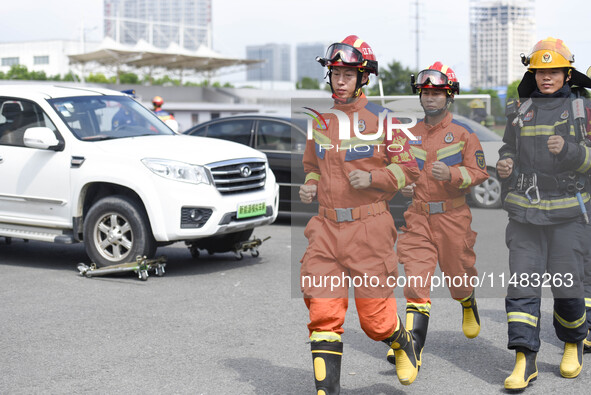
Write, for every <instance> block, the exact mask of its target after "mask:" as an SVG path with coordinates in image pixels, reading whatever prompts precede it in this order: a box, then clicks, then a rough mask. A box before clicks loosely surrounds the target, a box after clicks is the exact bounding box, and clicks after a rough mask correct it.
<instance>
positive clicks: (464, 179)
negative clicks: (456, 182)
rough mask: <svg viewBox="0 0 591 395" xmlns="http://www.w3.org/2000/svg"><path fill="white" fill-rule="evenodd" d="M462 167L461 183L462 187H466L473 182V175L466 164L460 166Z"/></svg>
mask: <svg viewBox="0 0 591 395" xmlns="http://www.w3.org/2000/svg"><path fill="white" fill-rule="evenodd" d="M458 169H460V174H461V175H462V184H461V185H460V189H465V188H468V187H469V186H470V184H472V177H470V173H468V170H467V169H466V168H465V167H464V166H460V167H458Z"/></svg>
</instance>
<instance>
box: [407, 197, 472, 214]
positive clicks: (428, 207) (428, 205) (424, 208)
mask: <svg viewBox="0 0 591 395" xmlns="http://www.w3.org/2000/svg"><path fill="white" fill-rule="evenodd" d="M412 203H413V206H414V207H415V209H416V210H417V211H419V212H421V213H425V214H427V215H431V214H441V213H445V212H447V211H450V210H453V209H454V208H458V207H461V206H463V205H464V204H466V195H462V196H459V197H457V198H454V199H450V200H445V201H442V202H421V201H420V200H413V202H412Z"/></svg>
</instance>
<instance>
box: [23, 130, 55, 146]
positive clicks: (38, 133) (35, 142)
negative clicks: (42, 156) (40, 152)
mask: <svg viewBox="0 0 591 395" xmlns="http://www.w3.org/2000/svg"><path fill="white" fill-rule="evenodd" d="M23 141H24V144H25V147H30V148H39V149H52V150H54V151H59V150H60V148H61V144H60V141H59V140H58V139H57V138H56V137H55V133H54V132H53V130H51V129H49V128H47V127H33V128H28V129H27V130H25V134H24V136H23Z"/></svg>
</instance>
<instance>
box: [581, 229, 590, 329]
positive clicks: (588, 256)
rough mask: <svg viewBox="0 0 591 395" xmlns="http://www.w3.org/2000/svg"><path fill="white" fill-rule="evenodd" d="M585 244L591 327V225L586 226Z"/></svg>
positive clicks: (586, 280) (587, 302) (586, 299)
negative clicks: (586, 247)
mask: <svg viewBox="0 0 591 395" xmlns="http://www.w3.org/2000/svg"><path fill="white" fill-rule="evenodd" d="M585 230H586V232H587V234H586V235H585V244H586V245H587V246H588V247H589V249H588V250H587V253H586V254H585V256H584V262H585V280H584V281H583V283H584V284H585V307H586V310H587V326H588V327H589V329H591V225H587V226H585Z"/></svg>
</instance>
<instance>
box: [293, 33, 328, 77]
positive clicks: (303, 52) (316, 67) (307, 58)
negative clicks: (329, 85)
mask: <svg viewBox="0 0 591 395" xmlns="http://www.w3.org/2000/svg"><path fill="white" fill-rule="evenodd" d="M326 47H327V45H324V44H320V43H316V44H298V46H297V47H296V74H297V76H296V78H297V81H301V80H302V78H304V77H308V78H312V79H315V80H316V81H318V84H320V83H321V82H322V81H323V80H324V76H325V75H326V69H325V68H324V67H322V66H320V64H319V63H318V62H317V61H316V60H315V59H316V56H320V57H323V56H324V52H325V51H326Z"/></svg>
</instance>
